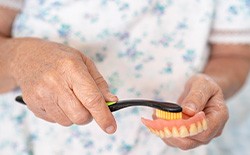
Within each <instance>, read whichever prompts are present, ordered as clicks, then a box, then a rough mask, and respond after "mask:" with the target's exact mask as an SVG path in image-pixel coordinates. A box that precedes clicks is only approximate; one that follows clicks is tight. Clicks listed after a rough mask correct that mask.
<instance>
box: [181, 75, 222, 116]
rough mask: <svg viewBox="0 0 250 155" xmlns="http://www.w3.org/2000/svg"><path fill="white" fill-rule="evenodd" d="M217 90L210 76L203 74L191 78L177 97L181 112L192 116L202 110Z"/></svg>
mask: <svg viewBox="0 0 250 155" xmlns="http://www.w3.org/2000/svg"><path fill="white" fill-rule="evenodd" d="M217 92H218V89H217V86H216V84H215V82H213V81H212V80H211V78H208V77H207V76H203V75H200V76H196V77H195V78H191V79H190V81H188V83H187V85H186V87H185V90H184V92H183V94H182V95H181V97H180V99H179V101H180V104H181V106H182V108H183V113H184V114H187V115H189V116H193V115H194V114H196V113H197V112H199V111H202V110H203V109H204V108H205V106H206V104H207V102H208V101H209V100H210V98H211V97H213V96H214V95H215V94H216V93H217Z"/></svg>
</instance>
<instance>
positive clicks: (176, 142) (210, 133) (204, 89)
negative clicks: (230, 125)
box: [163, 74, 228, 150]
mask: <svg viewBox="0 0 250 155" xmlns="http://www.w3.org/2000/svg"><path fill="white" fill-rule="evenodd" d="M178 103H180V104H181V106H182V107H183V113H184V114H186V115H188V116H190V117H192V116H193V115H194V114H196V113H198V112H199V111H204V113H205V115H206V119H207V127H208V128H207V130H206V131H203V132H201V133H199V134H197V135H194V136H190V137H186V138H163V140H164V142H165V143H166V144H168V145H170V146H173V147H178V148H181V149H183V150H187V149H192V148H195V147H197V146H199V145H202V144H207V143H208V142H209V141H211V140H212V139H213V138H215V137H217V136H219V135H220V134H221V132H222V130H223V128H224V125H225V123H226V122H227V120H228V109H227V106H226V105H225V101H224V98H223V93H222V90H221V88H220V87H219V85H218V84H217V83H216V82H215V81H214V80H213V79H212V78H210V77H209V76H207V75H205V74H199V75H196V76H193V77H192V78H191V79H190V80H189V81H188V82H187V84H186V86H185V90H184V92H183V93H182V95H181V97H180V98H179V101H178Z"/></svg>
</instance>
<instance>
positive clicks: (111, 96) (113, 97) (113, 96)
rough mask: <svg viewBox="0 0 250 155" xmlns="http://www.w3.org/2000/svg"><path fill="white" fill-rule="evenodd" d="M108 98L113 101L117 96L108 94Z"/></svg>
mask: <svg viewBox="0 0 250 155" xmlns="http://www.w3.org/2000/svg"><path fill="white" fill-rule="evenodd" d="M108 96H109V97H110V98H112V99H114V100H117V99H118V97H117V96H115V95H114V94H111V93H108Z"/></svg>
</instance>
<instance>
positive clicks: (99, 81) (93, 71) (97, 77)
mask: <svg viewBox="0 0 250 155" xmlns="http://www.w3.org/2000/svg"><path fill="white" fill-rule="evenodd" d="M82 57H83V59H85V64H86V66H87V68H88V71H89V73H90V75H91V76H92V78H93V79H94V81H95V83H96V85H97V86H98V88H99V90H100V91H101V92H102V94H103V96H104V99H105V100H106V101H117V100H118V98H117V96H115V95H113V94H111V93H110V91H109V88H108V84H107V82H106V81H105V80H104V78H103V76H102V75H101V73H100V72H99V71H98V69H97V68H96V65H95V64H94V63H93V61H91V60H90V59H88V58H86V57H84V55H82Z"/></svg>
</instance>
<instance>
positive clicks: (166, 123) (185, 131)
mask: <svg viewBox="0 0 250 155" xmlns="http://www.w3.org/2000/svg"><path fill="white" fill-rule="evenodd" d="M142 123H143V124H144V125H146V126H147V127H148V128H149V129H150V130H151V131H152V132H153V133H155V134H156V135H158V136H160V137H161V138H162V137H187V136H193V135H196V134H198V133H200V132H202V131H204V130H206V129H207V122H206V118H205V114H204V112H199V113H197V114H195V115H194V116H193V117H189V118H184V119H179V120H164V119H159V118H158V119H155V120H149V119H145V118H142ZM161 132H164V133H165V134H164V135H162V134H157V133H161ZM169 132H171V133H169Z"/></svg>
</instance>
